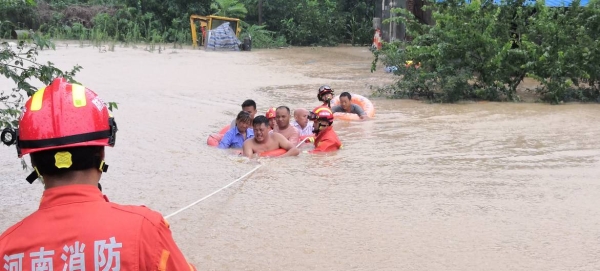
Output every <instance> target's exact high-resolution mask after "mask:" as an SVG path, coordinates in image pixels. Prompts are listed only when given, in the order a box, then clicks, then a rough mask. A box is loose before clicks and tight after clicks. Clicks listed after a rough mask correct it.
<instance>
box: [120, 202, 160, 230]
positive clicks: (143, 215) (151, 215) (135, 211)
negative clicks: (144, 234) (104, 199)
mask: <svg viewBox="0 0 600 271" xmlns="http://www.w3.org/2000/svg"><path fill="white" fill-rule="evenodd" d="M111 207H112V209H113V210H116V211H118V212H124V213H126V214H129V215H131V216H137V217H138V218H140V219H142V220H143V221H146V222H149V223H151V224H152V225H154V226H158V225H160V224H161V223H163V222H164V220H165V219H164V217H163V216H162V214H160V213H159V212H157V211H154V210H152V209H150V208H148V207H146V206H144V205H140V206H137V205H120V204H116V203H112V202H111Z"/></svg>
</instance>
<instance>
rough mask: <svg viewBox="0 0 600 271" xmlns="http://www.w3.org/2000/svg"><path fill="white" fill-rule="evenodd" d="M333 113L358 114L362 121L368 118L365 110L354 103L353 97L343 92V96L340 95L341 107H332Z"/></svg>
mask: <svg viewBox="0 0 600 271" xmlns="http://www.w3.org/2000/svg"><path fill="white" fill-rule="evenodd" d="M331 111H333V113H338V112H340V113H353V114H357V115H358V116H359V117H360V119H365V118H367V113H365V110H363V109H362V107H360V106H358V105H357V104H353V103H352V95H350V93H348V92H342V94H340V105H336V106H334V107H332V108H331Z"/></svg>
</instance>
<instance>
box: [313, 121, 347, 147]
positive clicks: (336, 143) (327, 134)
mask: <svg viewBox="0 0 600 271" xmlns="http://www.w3.org/2000/svg"><path fill="white" fill-rule="evenodd" d="M340 148H342V142H341V141H340V139H339V138H338V136H337V134H336V133H335V131H334V130H333V126H329V127H327V128H325V129H324V130H322V131H320V132H319V134H318V135H317V137H316V138H315V149H314V150H312V151H310V152H311V153H315V152H330V151H335V150H338V149H340Z"/></svg>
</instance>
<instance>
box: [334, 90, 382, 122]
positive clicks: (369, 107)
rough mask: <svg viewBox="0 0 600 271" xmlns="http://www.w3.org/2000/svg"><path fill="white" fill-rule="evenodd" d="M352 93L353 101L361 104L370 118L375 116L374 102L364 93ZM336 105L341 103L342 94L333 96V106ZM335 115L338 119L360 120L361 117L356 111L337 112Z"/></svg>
mask: <svg viewBox="0 0 600 271" xmlns="http://www.w3.org/2000/svg"><path fill="white" fill-rule="evenodd" d="M350 95H352V103H353V104H356V105H358V106H360V107H361V108H362V109H363V110H364V111H365V113H367V116H368V117H369V118H372V117H374V116H375V107H374V106H373V103H371V101H370V100H369V99H367V98H366V97H364V96H362V95H358V94H354V93H350ZM336 105H340V96H339V95H338V96H336V97H335V98H333V100H331V107H332V108H333V107H334V106H336ZM333 117H334V118H335V119H338V120H360V117H359V116H358V115H357V114H354V113H343V112H336V113H333Z"/></svg>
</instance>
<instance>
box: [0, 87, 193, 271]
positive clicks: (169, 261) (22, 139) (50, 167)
mask: <svg viewBox="0 0 600 271" xmlns="http://www.w3.org/2000/svg"><path fill="white" fill-rule="evenodd" d="M116 132H117V125H116V123H115V121H114V119H113V118H112V117H111V116H110V114H109V112H108V109H107V108H106V106H105V104H104V102H103V101H102V100H101V99H100V98H99V97H98V96H97V95H96V94H95V93H94V92H93V91H91V90H89V89H87V88H85V87H84V86H81V85H77V84H70V83H68V82H67V81H66V80H64V79H62V78H58V79H55V80H54V81H53V82H52V83H51V84H50V85H49V86H46V87H45V88H41V89H40V90H38V91H37V92H36V93H35V94H34V95H33V96H32V97H31V98H30V99H29V100H28V101H27V103H26V104H25V108H24V112H23V115H22V116H21V119H20V121H19V128H18V130H15V131H9V130H8V131H7V130H5V131H4V132H3V133H2V141H3V142H4V143H5V144H7V145H10V144H16V145H17V153H18V156H19V157H22V156H23V155H26V154H29V155H30V156H31V164H32V166H33V167H34V169H35V170H34V172H33V173H32V174H31V175H30V176H29V177H28V178H27V181H28V182H30V183H32V182H33V181H35V180H36V179H38V178H39V179H40V180H41V181H42V183H43V184H44V188H45V190H44V193H43V196H42V199H41V202H40V207H39V209H38V210H37V211H35V212H34V213H33V214H31V215H29V216H28V217H26V218H25V219H23V220H22V221H21V222H19V223H17V224H16V225H14V226H12V227H10V228H9V229H8V230H6V231H5V232H4V233H3V234H2V235H1V236H0V266H3V267H4V269H6V270H10V271H22V270H114V271H117V270H196V269H195V268H194V267H193V266H192V265H190V264H189V263H188V262H187V260H186V259H185V257H184V255H183V254H182V253H181V251H180V250H179V248H178V247H177V245H176V244H175V242H174V240H173V237H172V236H171V231H170V229H169V224H168V223H167V221H165V219H164V218H163V217H162V215H161V214H159V213H158V212H155V211H152V210H150V209H148V208H146V207H144V206H126V205H119V204H116V203H111V202H109V201H108V199H107V198H106V196H104V195H103V194H102V192H101V189H99V188H100V186H99V181H100V177H101V175H102V172H106V170H107V169H108V165H107V164H106V163H105V162H104V147H105V146H110V147H112V146H114V144H115V139H116ZM7 133H11V134H12V136H13V137H7V136H6V134H7ZM11 138H12V140H11Z"/></svg>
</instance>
